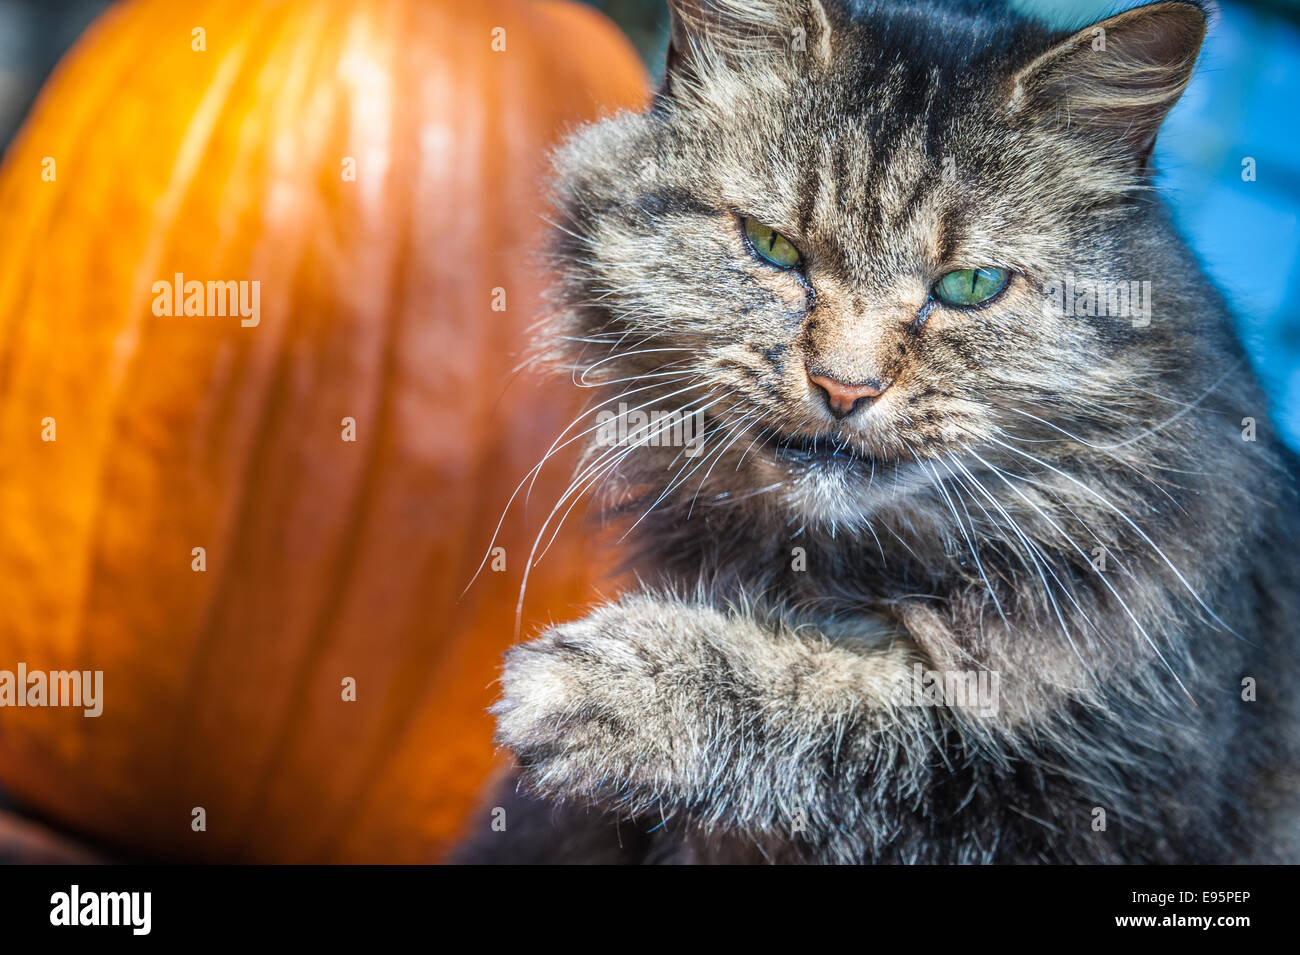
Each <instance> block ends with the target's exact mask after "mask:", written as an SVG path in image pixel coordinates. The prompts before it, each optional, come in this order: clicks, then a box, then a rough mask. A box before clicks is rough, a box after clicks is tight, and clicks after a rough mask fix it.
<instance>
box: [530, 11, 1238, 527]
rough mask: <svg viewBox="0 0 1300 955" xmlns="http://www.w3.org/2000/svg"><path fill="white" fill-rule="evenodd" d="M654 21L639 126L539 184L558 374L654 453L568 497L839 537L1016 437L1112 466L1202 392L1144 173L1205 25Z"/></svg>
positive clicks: (748, 18)
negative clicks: (804, 525)
mask: <svg viewBox="0 0 1300 955" xmlns="http://www.w3.org/2000/svg"><path fill="white" fill-rule="evenodd" d="M669 6H670V8H671V11H672V30H671V44H670V47H669V53H668V66H667V71H666V76H665V81H664V86H663V88H662V90H661V91H660V93H659V95H658V97H657V98H656V101H655V104H654V106H653V107H652V108H651V109H650V110H648V111H647V112H646V113H644V114H640V115H625V116H622V117H619V118H616V119H613V120H610V121H607V122H605V123H603V124H600V125H597V126H595V127H592V128H589V129H587V130H585V131H583V132H581V133H579V134H578V135H577V136H576V137H575V138H574V139H573V140H572V141H571V142H570V143H569V144H568V145H567V146H566V148H565V149H564V150H563V151H562V153H561V154H560V158H559V162H558V168H559V171H560V174H561V175H560V187H559V192H560V197H559V206H560V215H561V221H560V223H559V225H560V227H561V230H562V231H561V233H560V236H559V239H558V241H559V243H560V246H561V248H560V250H559V251H560V255H559V259H560V265H561V270H562V274H563V276H564V284H563V289H562V292H563V295H564V299H565V311H564V318H563V320H562V321H561V322H560V323H559V324H558V325H557V326H556V328H555V329H554V330H553V340H552V342H551V344H552V347H553V348H554V350H555V353H556V355H558V357H560V359H561V360H562V361H563V362H564V363H565V364H566V366H567V367H569V368H571V369H573V371H574V374H575V377H576V380H578V381H579V382H580V383H581V384H588V385H593V384H598V383H608V384H605V385H602V388H603V389H605V390H603V391H601V392H600V398H601V399H602V400H603V401H605V402H606V403H605V404H604V405H602V406H601V407H602V408H603V409H604V410H605V411H606V412H612V413H614V414H618V413H620V412H626V413H627V415H631V416H632V419H633V420H632V421H631V423H630V425H628V426H627V427H625V428H624V429H623V432H622V434H621V441H622V444H628V443H629V441H628V439H629V434H630V443H631V444H637V443H638V439H639V438H649V439H650V440H648V441H644V442H641V445H642V446H639V447H635V448H630V449H629V448H624V447H621V446H620V442H619V441H615V440H606V441H605V442H604V443H603V445H601V444H598V446H597V447H596V448H595V451H594V455H593V457H592V458H591V461H592V470H591V471H590V475H591V476H592V477H593V478H595V477H596V475H598V474H599V473H601V472H600V470H599V468H600V467H601V465H603V464H610V465H613V464H614V463H615V462H618V469H616V470H614V471H611V472H610V473H611V474H619V473H621V474H622V477H623V478H625V479H626V480H628V481H630V483H632V484H634V485H638V486H642V487H644V486H647V485H648V486H649V487H650V489H651V493H654V492H655V491H656V490H658V489H662V488H664V487H667V486H669V484H670V482H671V481H672V480H674V479H675V478H676V479H678V480H680V481H681V482H682V483H681V485H680V489H681V492H682V493H687V494H694V493H696V492H697V491H701V487H700V481H701V479H702V478H703V476H704V475H706V474H707V475H709V480H708V482H707V483H706V484H704V486H703V488H702V496H701V500H703V501H706V502H707V501H710V500H734V499H735V498H737V497H740V496H741V495H742V494H745V493H747V492H751V491H752V492H758V491H760V490H763V489H770V490H771V495H770V496H771V497H772V498H774V499H776V500H779V501H781V502H782V506H784V507H786V508H787V509H788V510H789V511H791V512H792V513H793V514H795V515H796V516H798V517H799V518H801V519H804V520H808V519H811V520H813V521H814V522H816V521H819V520H821V521H826V522H830V523H834V524H842V523H849V524H853V523H858V522H861V521H863V520H866V519H868V518H869V517H870V515H871V514H872V513H873V512H874V511H876V510H878V509H879V508H881V507H884V506H886V505H887V504H888V503H894V504H896V503H897V502H898V501H900V500H904V499H905V498H906V497H907V494H908V492H909V488H913V487H915V488H921V487H926V486H930V485H931V484H932V483H933V482H932V479H933V478H934V477H935V476H936V475H938V476H942V475H943V474H945V473H946V472H952V473H956V472H955V471H953V469H954V468H956V467H959V466H961V462H962V461H965V462H967V463H970V462H971V458H970V457H969V456H967V455H966V452H967V451H973V452H974V453H976V454H979V455H981V457H982V458H985V459H986V460H997V459H1001V458H1004V457H1005V453H1004V451H1003V449H1002V447H1001V446H1002V445H1005V444H1006V442H1007V441H1008V440H1009V435H1011V434H1014V435H1016V439H1015V440H1017V441H1019V440H1024V439H1026V436H1031V435H1034V434H1040V435H1042V436H1043V437H1044V438H1045V439H1047V440H1045V443H1044V448H1043V449H1042V450H1041V452H1040V453H1042V454H1044V455H1048V454H1050V453H1052V452H1051V451H1050V449H1049V448H1048V447H1047V445H1049V444H1050V439H1051V438H1052V437H1059V434H1056V433H1054V432H1053V431H1052V430H1050V429H1055V430H1056V432H1062V431H1068V432H1069V433H1070V434H1072V435H1075V436H1077V437H1078V438H1080V439H1082V440H1083V441H1084V442H1085V443H1086V442H1089V441H1096V442H1101V443H1106V442H1110V441H1114V440H1116V439H1118V438H1119V437H1120V436H1122V435H1124V434H1125V433H1131V432H1132V431H1133V430H1134V429H1135V428H1139V427H1141V426H1144V425H1149V424H1150V423H1151V421H1152V420H1154V418H1155V417H1157V416H1164V415H1167V413H1168V411H1169V405H1168V404H1164V405H1161V404H1159V403H1158V402H1157V401H1156V399H1154V398H1152V397H1151V394H1152V389H1153V388H1156V383H1157V382H1158V381H1160V380H1161V378H1162V376H1164V375H1166V374H1167V373H1168V372H1169V371H1170V370H1171V369H1175V368H1177V369H1181V373H1183V374H1190V377H1191V378H1195V377H1196V375H1195V374H1194V373H1191V372H1189V371H1188V369H1195V368H1197V367H1199V366H1200V364H1201V363H1202V358H1201V357H1200V356H1201V353H1202V352H1203V350H1204V348H1205V346H1204V344H1203V341H1204V332H1205V330H1204V329H1203V328H1200V327H1198V325H1199V324H1202V323H1201V322H1200V321H1199V319H1197V317H1196V316H1197V315H1198V314H1202V313H1204V311H1205V310H1204V309H1197V308H1195V307H1192V306H1190V305H1188V304H1187V303H1189V302H1193V301H1194V300H1196V299H1197V298H1198V297H1200V298H1202V299H1203V298H1204V297H1205V296H1207V295H1212V294H1213V293H1212V292H1210V291H1208V290H1207V289H1206V288H1205V286H1204V283H1203V281H1202V280H1201V279H1200V278H1199V276H1198V275H1197V274H1196V271H1195V269H1194V267H1193V266H1191V265H1190V263H1189V262H1188V261H1186V260H1185V259H1184V258H1182V255H1183V253H1182V252H1181V251H1178V250H1175V251H1170V248H1169V245H1170V239H1169V233H1168V228H1167V226H1166V225H1165V223H1164V219H1163V216H1162V214H1161V212H1160V210H1159V206H1158V204H1156V203H1155V202H1153V200H1152V198H1151V196H1150V195H1149V180H1150V168H1149V167H1150V154H1151V148H1152V143H1153V141H1154V139H1155V135H1156V132H1157V129H1158V128H1159V126H1160V123H1161V121H1162V120H1163V118H1164V116H1165V114H1166V113H1167V111H1168V109H1169V107H1170V106H1172V104H1173V103H1174V101H1175V100H1176V99H1177V98H1178V96H1179V95H1180V94H1181V92H1182V91H1183V89H1184V87H1185V86H1186V84H1187V82H1188V80H1189V78H1190V76H1191V73H1192V69H1193V66H1194V63H1195V60H1196V57H1197V53H1198V50H1199V47H1200V43H1201V40H1202V37H1203V35H1204V32H1205V15H1204V13H1203V11H1202V9H1201V7H1200V6H1198V5H1196V4H1193V3H1187V2H1163V3H1156V4H1152V5H1149V6H1146V7H1142V8H1138V9H1135V10H1130V11H1128V12H1125V13H1121V14H1119V15H1117V16H1115V17H1112V18H1110V19H1108V20H1105V21H1102V22H1101V23H1099V24H1097V25H1095V26H1093V27H1088V28H1086V29H1083V30H1081V31H1079V32H1076V33H1073V34H1071V33H1052V32H1050V31H1048V30H1046V29H1045V28H1043V27H1042V26H1040V25H1037V24H1036V23H1034V22H1032V21H1030V20H1027V19H1024V18H1021V17H1019V16H1016V15H1014V14H1012V13H1010V12H1008V11H1005V10H1002V9H1001V8H997V7H993V6H991V5H989V4H987V3H981V4H966V3H962V2H951V3H949V2H945V3H879V4H872V3H852V2H846V0H766V2H759V0H670V3H669ZM1174 245H1176V243H1174ZM1170 270H1173V272H1174V274H1169V273H1170ZM1134 283H1136V284H1134ZM1143 283H1146V284H1145V285H1144V284H1143ZM1089 291H1091V292H1092V293H1093V294H1092V295H1091V297H1089V295H1088V293H1089ZM1153 306H1154V307H1153ZM1108 309H1109V310H1111V311H1117V312H1118V314H1100V315H1098V314H1091V315H1089V314H1087V312H1088V311H1089V310H1091V311H1093V312H1098V311H1101V312H1105V311H1107V310H1108ZM1081 313H1082V314H1081ZM1184 313H1185V314H1184ZM1157 390H1158V388H1157ZM639 411H641V412H645V413H646V414H647V417H646V418H644V419H643V418H641V417H640V416H639V415H638V412H639ZM672 412H677V413H680V414H682V415H685V416H688V418H689V421H688V423H687V424H686V426H685V428H683V429H681V430H673V428H674V427H676V426H675V425H674V424H673V419H672V418H670V417H663V416H664V415H668V414H670V413H672ZM697 414H698V415H700V416H702V417H690V416H693V415H697ZM655 415H658V416H660V417H658V418H656V417H655ZM607 419H608V416H607ZM594 420H595V419H589V420H588V422H587V426H588V427H591V426H592V425H593V424H594ZM656 421H658V422H661V424H656V423H655V422H656ZM701 421H702V423H703V429H704V432H703V436H702V439H701V436H700V435H699V434H698V433H696V431H695V430H694V424H695V423H697V422H701ZM638 429H640V430H639V431H638ZM656 429H659V430H658V433H656ZM592 433H593V434H595V435H597V436H600V435H605V436H606V437H607V438H608V437H609V436H611V435H614V434H615V431H614V430H611V429H609V428H604V429H602V428H599V427H596V428H594V429H593V432H592ZM664 445H667V446H664ZM682 445H685V446H682ZM701 449H702V450H701ZM625 450H629V451H630V453H627V454H624V453H623V452H624V451H625ZM985 456H987V457H985ZM629 472H630V473H631V474H632V476H631V477H630V478H629V477H628V474H629Z"/></svg>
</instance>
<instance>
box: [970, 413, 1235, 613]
mask: <svg viewBox="0 0 1300 955" xmlns="http://www.w3.org/2000/svg"><path fill="white" fill-rule="evenodd" d="M989 440H990V441H992V442H993V443H994V444H996V445H998V446H999V447H1001V448H1003V449H1005V450H1007V451H1010V452H1011V453H1013V454H1018V455H1020V456H1021V457H1023V458H1026V459H1028V460H1029V461H1032V462H1033V463H1034V464H1037V465H1038V466H1039V467H1044V468H1047V469H1048V470H1049V471H1052V472H1053V473H1055V474H1058V475H1060V476H1061V477H1063V478H1065V479H1066V480H1067V481H1069V482H1070V483H1072V484H1074V485H1075V486H1076V487H1079V488H1081V489H1082V490H1083V491H1085V492H1087V493H1088V494H1090V495H1091V496H1092V497H1094V498H1096V499H1097V500H1098V501H1099V502H1101V504H1102V505H1103V506H1105V507H1106V508H1108V509H1109V510H1111V511H1113V512H1114V513H1115V514H1116V515H1117V516H1118V517H1119V518H1120V520H1122V521H1124V523H1126V524H1128V525H1129V527H1131V528H1133V530H1134V531H1135V532H1136V533H1137V535H1138V536H1139V537H1141V538H1142V540H1144V541H1145V542H1146V543H1147V545H1148V546H1150V547H1151V549H1152V550H1153V551H1154V552H1155V553H1156V555H1157V556H1158V557H1159V558H1160V559H1161V561H1163V562H1164V564H1165V566H1166V567H1168V568H1169V569H1170V570H1171V571H1173V573H1174V576H1175V577H1177V578H1178V581H1179V583H1181V584H1182V585H1183V587H1185V588H1186V590H1187V592H1188V593H1189V594H1191V596H1192V599H1194V600H1195V601H1196V602H1197V603H1198V604H1199V605H1200V607H1201V609H1202V610H1204V611H1205V612H1206V613H1208V614H1209V615H1210V617H1211V618H1212V619H1213V620H1214V621H1215V622H1216V623H1218V624H1219V626H1221V627H1223V629H1224V630H1226V631H1228V632H1229V633H1231V634H1232V635H1233V636H1237V637H1240V634H1238V633H1237V632H1236V631H1235V630H1233V629H1232V627H1230V626H1228V624H1227V623H1225V622H1224V621H1223V620H1222V619H1221V618H1220V617H1219V615H1218V614H1217V613H1215V612H1214V610H1213V608H1211V607H1210V605H1209V604H1207V603H1206V602H1205V601H1204V600H1203V599H1202V598H1201V595H1200V594H1199V593H1197V592H1196V589H1195V588H1194V587H1193V586H1192V585H1191V583H1189V582H1188V580H1187V578H1186V577H1185V576H1183V572H1182V571H1181V570H1179V569H1178V567H1177V566H1175V564H1174V562H1173V561H1172V560H1170V559H1169V557H1168V555H1166V554H1165V552H1164V550H1163V548H1161V547H1160V545H1159V544H1157V543H1156V542H1155V541H1154V540H1152V539H1151V537H1150V536H1149V535H1148V534H1147V532H1146V531H1144V530H1143V529H1142V528H1141V527H1140V526H1138V524H1137V522H1136V521H1134V520H1133V519H1132V518H1131V517H1129V516H1128V515H1127V514H1125V513H1124V512H1123V511H1122V510H1121V509H1120V508H1118V507H1116V506H1115V505H1114V504H1113V503H1111V501H1110V500H1109V499H1108V498H1107V497H1105V496H1104V495H1103V494H1100V493H1099V492H1098V491H1096V490H1095V489H1094V488H1091V487H1089V486H1088V485H1086V484H1084V483H1083V482H1082V481H1080V480H1079V479H1078V478H1076V477H1074V476H1073V475H1071V474H1067V473H1066V472H1064V471H1062V470H1061V469H1060V468H1057V467H1055V466H1054V465H1052V464H1049V463H1047V462H1046V461H1044V460H1042V459H1041V458H1038V457H1035V456H1034V455H1032V454H1030V453H1029V452H1027V451H1021V450H1020V449H1019V448H1016V447H1013V446H1012V445H1009V444H1007V443H1006V442H1005V441H999V440H998V439H997V438H994V437H992V436H990V437H989Z"/></svg>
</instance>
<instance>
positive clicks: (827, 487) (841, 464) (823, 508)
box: [776, 456, 930, 529]
mask: <svg viewBox="0 0 1300 955" xmlns="http://www.w3.org/2000/svg"><path fill="white" fill-rule="evenodd" d="M776 463H777V465H778V467H780V468H782V469H783V470H784V471H785V472H786V478H785V481H784V482H783V487H782V490H781V494H782V496H783V498H784V500H785V502H786V506H787V507H789V508H790V510H792V511H793V512H794V513H795V515H796V516H797V517H798V518H799V519H800V520H801V521H803V522H806V523H809V524H811V525H813V526H824V527H829V528H841V529H853V528H866V526H867V525H868V524H869V523H870V522H871V521H872V520H873V519H874V518H876V517H878V516H880V515H881V514H882V513H884V512H887V511H891V510H895V509H897V508H899V507H901V506H903V505H904V504H905V503H906V502H908V501H909V499H911V498H913V497H914V496H915V495H916V494H918V493H919V492H921V491H923V490H924V489H926V488H928V487H929V486H930V480H929V476H928V475H927V474H926V472H925V471H924V469H923V468H922V467H921V466H920V465H918V464H917V463H916V462H914V461H888V460H874V461H873V460H871V459H868V458H863V457H859V456H853V457H842V458H841V457H828V458H827V459H824V460H822V459H812V460H806V459H805V460H797V461H792V460H786V461H784V462H781V461H779V460H778V461H777V462H776Z"/></svg>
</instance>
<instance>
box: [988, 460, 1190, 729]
mask: <svg viewBox="0 0 1300 955" xmlns="http://www.w3.org/2000/svg"><path fill="white" fill-rule="evenodd" d="M969 453H970V454H971V456H972V457H974V458H975V459H976V460H978V461H979V462H980V463H981V464H983V465H984V466H985V467H987V468H989V469H990V470H991V471H992V472H993V473H994V474H995V475H997V476H998V478H999V479H1000V480H1001V481H1002V482H1003V483H1005V484H1006V485H1007V486H1008V487H1009V488H1011V490H1012V491H1014V492H1016V493H1017V494H1018V495H1019V496H1020V497H1021V498H1022V499H1023V500H1025V501H1026V503H1029V504H1030V506H1031V507H1033V506H1035V505H1033V503H1032V502H1031V501H1029V499H1028V498H1027V497H1025V496H1024V495H1023V494H1022V493H1021V492H1020V491H1019V490H1018V489H1017V488H1016V487H1015V485H1013V484H1012V483H1011V481H1010V480H1008V475H1007V474H1004V473H1003V472H1002V471H1001V469H999V468H997V467H995V466H994V465H992V464H990V463H989V462H988V461H985V460H984V459H983V458H982V457H980V456H979V455H978V454H977V453H976V452H974V451H970V452H969ZM1013 476H1014V475H1013ZM1040 513H1041V510H1040ZM1043 517H1044V519H1045V520H1047V521H1048V523H1049V524H1051V526H1052V527H1053V528H1054V529H1055V530H1056V532H1057V533H1058V534H1059V535H1060V536H1061V537H1062V538H1063V539H1064V540H1065V541H1066V542H1067V543H1068V544H1070V545H1071V546H1072V547H1073V548H1074V549H1075V550H1076V551H1078V552H1079V554H1080V555H1081V556H1082V557H1083V558H1084V560H1085V562H1087V564H1088V566H1092V563H1091V561H1089V560H1088V555H1087V554H1086V553H1084V551H1083V550H1082V548H1080V547H1079V546H1078V544H1076V543H1074V541H1073V539H1072V538H1071V537H1070V535H1069V534H1067V533H1066V532H1065V531H1064V530H1062V529H1061V528H1059V527H1057V526H1056V525H1055V524H1054V523H1053V522H1052V521H1051V519H1050V518H1047V517H1046V515H1043ZM1093 572H1094V576H1095V577H1096V578H1097V579H1098V580H1099V581H1100V582H1101V583H1102V585H1103V586H1105V587H1106V589H1108V590H1109V591H1110V592H1111V594H1112V595H1113V596H1114V597H1115V600H1116V601H1117V602H1118V603H1119V606H1120V608H1121V609H1122V610H1123V611H1124V613H1125V615H1126V616H1127V617H1128V618H1129V620H1130V621H1132V623H1133V626H1134V627H1136V628H1137V631H1138V633H1140V634H1141V635H1142V638H1143V639H1144V640H1145V641H1146V642H1147V645H1148V646H1150V647H1151V649H1152V651H1153V652H1154V653H1155V655H1156V657H1157V658H1158V659H1159V661H1160V663H1161V665H1163V666H1164V668H1165V669H1166V670H1167V671H1169V675H1170V676H1171V677H1173V679H1174V682H1176V683H1177V684H1178V686H1179V688H1180V689H1181V690H1182V691H1183V693H1185V694H1186V695H1187V698H1188V700H1190V701H1191V702H1192V704H1193V705H1195V704H1196V698H1195V697H1194V696H1192V692H1191V690H1189V689H1188V688H1187V685H1186V684H1185V683H1183V681H1182V678H1181V677H1179V675H1178V673H1177V672H1176V671H1175V670H1174V668H1173V666H1172V665H1171V664H1170V663H1169V661H1168V660H1167V659H1165V655H1164V654H1163V653H1162V652H1161V651H1160V647H1159V646H1157V645H1156V642H1155V640H1154V639H1152V637H1151V635H1150V633H1148V632H1147V629H1146V627H1144V626H1143V625H1142V623H1141V621H1139V620H1138V618H1137V616H1136V615H1135V614H1134V613H1133V610H1132V609H1131V608H1130V607H1129V605H1128V601H1126V600H1125V599H1124V598H1123V596H1122V595H1121V594H1120V593H1119V591H1118V590H1117V589H1116V588H1115V586H1114V585H1113V584H1111V582H1110V581H1109V580H1107V579H1106V577H1105V575H1104V574H1101V573H1099V572H1097V570H1096V568H1095V567H1094V568H1093ZM1094 626H1095V625H1094Z"/></svg>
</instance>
